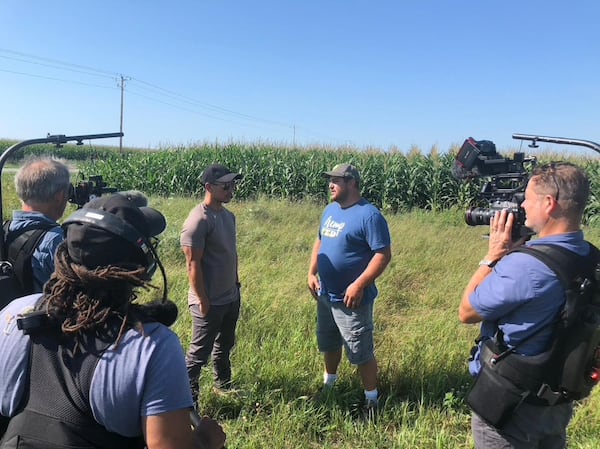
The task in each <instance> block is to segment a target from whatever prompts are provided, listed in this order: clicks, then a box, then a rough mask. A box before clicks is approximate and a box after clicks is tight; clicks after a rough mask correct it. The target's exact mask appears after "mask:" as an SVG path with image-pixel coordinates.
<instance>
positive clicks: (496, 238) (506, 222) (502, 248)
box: [485, 210, 524, 261]
mask: <svg viewBox="0 0 600 449" xmlns="http://www.w3.org/2000/svg"><path fill="white" fill-rule="evenodd" d="M514 221H515V216H514V214H512V213H509V212H508V211H507V210H502V211H496V213H495V214H494V216H493V217H492V219H491V220H490V238H489V242H488V253H487V255H486V256H485V259H486V260H493V261H497V260H500V259H502V257H504V256H505V255H506V253H508V252H509V251H510V250H511V249H513V248H516V247H517V246H521V245H522V244H523V242H524V239H520V240H518V241H516V242H513V241H512V228H513V225H514Z"/></svg>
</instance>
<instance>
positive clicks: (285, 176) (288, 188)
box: [81, 144, 600, 223]
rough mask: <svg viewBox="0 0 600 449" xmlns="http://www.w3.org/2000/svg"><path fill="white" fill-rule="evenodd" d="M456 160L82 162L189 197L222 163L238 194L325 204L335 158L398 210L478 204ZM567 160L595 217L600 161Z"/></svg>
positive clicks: (118, 178)
mask: <svg viewBox="0 0 600 449" xmlns="http://www.w3.org/2000/svg"><path fill="white" fill-rule="evenodd" d="M454 158H455V151H450V152H448V153H438V152H435V151H433V152H430V153H429V154H427V155H424V154H422V153H421V152H420V151H418V149H413V150H412V151H411V152H410V153H409V154H406V155H405V154H403V153H401V152H379V151H367V152H365V151H355V150H337V151H336V150H323V149H318V150H315V149H308V150H298V149H290V148H278V147H271V146H253V145H237V144H229V145H224V146H218V145H205V146H202V147H199V148H177V149H167V150H162V151H145V152H129V153H126V154H122V155H120V154H118V153H114V152H113V153H109V154H107V155H106V157H104V158H103V159H96V160H93V161H88V162H85V163H83V164H82V165H81V173H82V175H83V176H84V177H87V176H90V175H98V174H99V175H102V176H103V177H104V180H105V181H106V182H107V183H108V185H110V186H115V187H118V188H119V189H138V190H141V191H143V192H146V193H147V194H150V195H158V196H171V195H174V196H184V197H189V196H200V195H201V194H202V188H203V187H202V183H201V181H200V177H201V174H202V171H203V170H204V168H205V167H206V166H207V165H208V164H211V163H213V162H218V163H221V164H224V165H226V166H228V167H229V168H230V169H232V170H233V171H237V172H239V173H241V174H243V175H244V179H243V180H242V181H241V182H240V183H239V184H238V188H237V190H236V197H237V198H238V199H253V198H257V197H259V196H266V197H268V198H276V199H287V200H292V201H305V200H306V201H316V202H321V203H325V202H326V201H327V198H328V192H327V183H326V182H325V180H324V179H323V177H322V175H321V173H322V172H323V171H327V170H330V169H331V168H332V167H333V166H334V165H336V164H338V163H342V162H343V163H351V164H353V165H355V166H356V167H357V168H358V170H359V172H360V174H361V190H362V194H363V196H364V197H365V198H367V199H368V200H369V201H370V202H372V203H373V204H375V205H376V206H377V207H379V208H381V209H382V210H384V211H386V212H391V213H395V212H399V211H407V210H412V209H424V210H430V211H441V210H448V209H452V208H459V209H465V208H467V207H470V206H474V205H477V204H478V199H477V194H478V192H479V191H480V189H481V186H482V184H483V181H484V180H483V179H476V180H472V181H469V182H464V181H460V180H457V179H455V178H454V177H453V175H452V167H453V165H454ZM538 159H539V162H540V163H544V162H548V160H546V161H545V160H544V158H543V156H542V157H539V158H538ZM564 159H565V158H563V160H564ZM569 160H570V161H571V162H574V163H576V164H578V165H580V166H582V167H583V168H585V169H586V170H587V172H588V173H589V175H590V178H591V180H592V195H591V199H590V202H589V204H588V208H587V211H586V223H593V222H595V221H597V217H598V212H600V190H599V189H600V165H599V163H598V160H597V159H586V158H575V159H573V158H569ZM479 205H481V202H479ZM483 205H485V203H484V204H483Z"/></svg>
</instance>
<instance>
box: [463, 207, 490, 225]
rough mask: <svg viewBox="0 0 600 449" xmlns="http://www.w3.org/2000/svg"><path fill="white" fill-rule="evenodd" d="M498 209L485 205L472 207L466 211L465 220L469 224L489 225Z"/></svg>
mask: <svg viewBox="0 0 600 449" xmlns="http://www.w3.org/2000/svg"><path fill="white" fill-rule="evenodd" d="M495 213H496V211H495V210H494V209H487V208H485V207H472V208H470V209H469V210H467V212H466V213H465V221H466V222H467V224H468V225H469V226H479V225H489V224H490V221H491V220H492V217H493V216H494V214H495Z"/></svg>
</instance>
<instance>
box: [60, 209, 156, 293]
mask: <svg viewBox="0 0 600 449" xmlns="http://www.w3.org/2000/svg"><path fill="white" fill-rule="evenodd" d="M75 223H77V224H82V225H88V226H92V227H96V228H99V229H101V230H103V231H106V232H108V233H109V234H112V235H115V236H117V237H120V238H122V239H124V240H126V241H127V242H128V243H130V244H131V245H133V246H134V247H136V248H138V249H139V250H140V251H141V253H142V254H143V260H144V263H143V264H142V265H143V266H144V268H145V269H146V273H147V275H148V278H151V277H152V275H153V274H154V272H155V271H156V267H158V268H160V271H161V273H162V276H163V282H164V290H163V299H166V294H167V276H166V273H165V269H164V267H163V265H162V263H161V262H160V259H159V258H158V254H157V253H156V249H155V248H154V245H153V244H152V243H151V241H150V239H149V238H148V237H146V236H144V235H143V234H141V233H140V232H139V231H138V230H137V229H136V228H135V227H134V226H132V225H130V224H129V223H127V222H126V221H125V220H123V219H122V218H120V217H119V216H117V215H115V214H112V213H110V212H106V211H104V210H102V209H86V208H85V207H84V208H83V209H79V210H77V211H75V212H73V214H72V215H71V216H70V217H69V218H68V219H67V220H65V221H64V222H63V224H62V227H63V229H64V230H65V234H66V236H67V238H68V229H67V228H68V227H69V225H72V224H75Z"/></svg>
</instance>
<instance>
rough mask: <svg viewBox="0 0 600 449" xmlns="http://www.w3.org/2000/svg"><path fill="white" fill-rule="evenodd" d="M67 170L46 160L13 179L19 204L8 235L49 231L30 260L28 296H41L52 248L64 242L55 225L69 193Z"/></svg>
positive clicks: (51, 266) (25, 168)
mask: <svg viewBox="0 0 600 449" xmlns="http://www.w3.org/2000/svg"><path fill="white" fill-rule="evenodd" d="M70 186H71V184H70V179H69V169H68V167H67V166H66V165H65V164H63V163H61V162H59V161H57V160H55V159H50V158H35V159H31V160H29V161H27V162H26V163H25V164H24V165H23V166H22V167H21V168H20V169H19V170H18V171H17V174H16V175H15V188H16V191H17V195H18V196H19V199H20V200H21V210H20V211H14V212H13V219H12V222H11V223H10V227H9V235H10V231H17V230H20V229H24V228H35V227H39V225H40V224H46V225H49V226H51V228H50V229H49V230H48V231H47V232H46V234H45V235H44V236H43V238H42V240H41V241H40V243H39V244H38V246H37V248H36V250H35V251H34V253H33V255H32V258H31V266H32V269H33V282H34V285H33V286H32V293H35V292H41V291H42V287H43V285H44V284H45V283H46V281H48V279H50V275H51V274H52V272H53V271H54V255H55V253H56V248H57V247H58V245H59V244H60V243H61V242H62V241H63V240H64V235H63V230H62V228H61V227H60V225H59V224H58V223H57V221H58V220H59V219H60V218H61V217H62V216H63V214H64V212H65V208H66V206H67V201H68V199H69V189H70Z"/></svg>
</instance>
